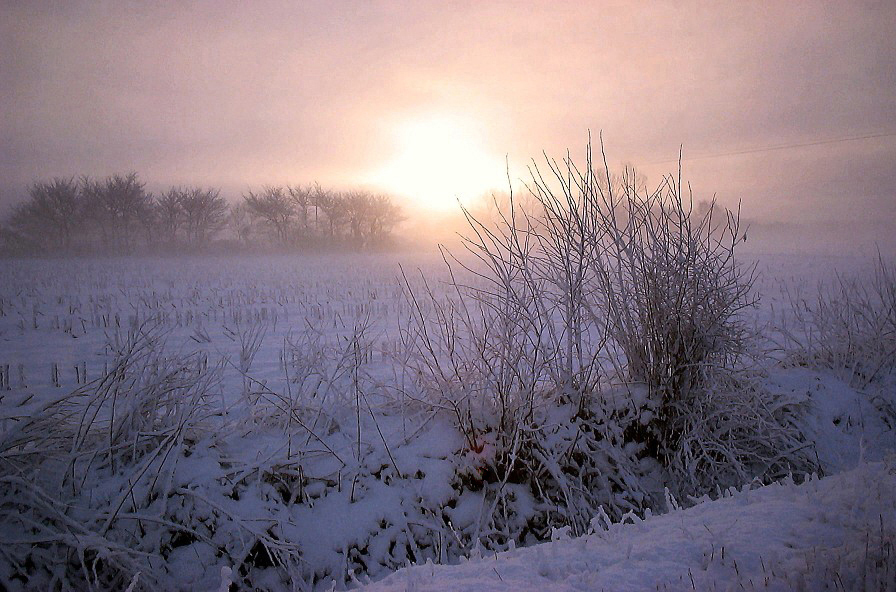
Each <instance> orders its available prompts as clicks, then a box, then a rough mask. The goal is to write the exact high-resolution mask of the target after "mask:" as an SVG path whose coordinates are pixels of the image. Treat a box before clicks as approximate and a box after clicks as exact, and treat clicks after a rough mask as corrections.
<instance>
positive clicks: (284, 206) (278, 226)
mask: <svg viewBox="0 0 896 592" xmlns="http://www.w3.org/2000/svg"><path fill="white" fill-rule="evenodd" d="M243 203H244V204H245V205H246V207H247V208H248V209H249V212H250V214H251V215H252V216H254V217H256V218H259V219H261V220H263V221H264V222H265V223H266V224H268V225H269V226H270V228H271V229H272V230H273V231H274V234H275V236H276V239H277V242H278V243H280V244H281V245H288V244H289V242H290V238H291V226H292V222H293V219H294V218H295V215H296V209H295V204H294V203H293V201H292V200H291V199H290V197H289V195H288V194H287V192H286V190H285V189H284V188H283V187H265V188H263V189H262V190H261V192H259V193H254V192H252V191H249V192H248V193H247V194H246V195H244V196H243Z"/></svg>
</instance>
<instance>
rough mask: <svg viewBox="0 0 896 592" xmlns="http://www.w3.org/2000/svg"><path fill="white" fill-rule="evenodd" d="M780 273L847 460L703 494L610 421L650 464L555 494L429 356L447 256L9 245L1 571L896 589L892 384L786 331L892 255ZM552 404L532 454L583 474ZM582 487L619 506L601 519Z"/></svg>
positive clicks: (783, 259)
mask: <svg viewBox="0 0 896 592" xmlns="http://www.w3.org/2000/svg"><path fill="white" fill-rule="evenodd" d="M757 264H758V271H759V272H760V278H759V280H758V281H757V283H756V290H757V291H758V292H759V294H760V296H761V300H760V303H759V306H758V308H756V309H754V310H752V311H751V315H753V316H752V321H753V324H754V325H755V326H756V328H757V329H758V330H759V332H760V334H761V336H762V337H761V338H760V339H759V340H758V341H759V343H758V344H757V347H764V348H768V349H769V350H770V351H769V353H768V355H765V356H761V357H760V359H761V362H759V363H758V365H759V367H758V368H756V369H755V371H754V373H755V375H757V376H760V377H761V382H762V385H763V388H764V389H766V390H768V391H769V392H771V393H774V394H776V395H780V397H779V399H780V400H786V401H788V403H787V404H788V405H790V406H792V407H793V408H794V409H796V408H799V409H801V410H802V412H801V413H802V414H801V415H800V419H799V421H800V429H801V431H802V433H803V434H804V435H805V439H806V441H805V442H804V443H803V444H801V446H803V447H805V449H806V450H809V451H811V455H812V457H813V458H814V459H815V461H814V462H817V466H818V469H819V472H820V473H821V474H822V475H823V476H822V477H820V478H812V479H810V480H809V481H808V482H806V483H799V484H795V483H794V482H793V481H792V480H791V481H789V482H786V483H782V484H773V485H769V486H765V487H760V485H761V484H760V483H752V484H746V486H745V487H744V488H743V489H742V490H739V491H734V490H730V491H722V490H721V489H720V490H718V491H717V492H716V494H715V496H714V497H715V498H718V499H714V500H704V501H702V502H700V503H698V504H697V505H694V506H693V507H690V506H692V505H693V504H694V503H695V501H696V500H684V499H683V500H679V501H680V505H681V506H682V508H684V509H678V508H677V507H678V506H679V502H677V501H675V500H674V499H673V498H672V496H671V495H670V494H668V492H667V490H664V483H663V482H662V476H661V475H662V473H661V471H658V469H657V468H656V467H655V466H654V465H653V464H651V463H650V462H649V459H644V458H642V456H640V455H638V454H636V453H634V452H632V453H631V455H630V458H629V457H626V458H625V459H621V460H620V459H619V458H616V457H613V456H612V454H613V450H615V449H613V448H610V449H607V448H606V447H605V446H604V443H605V440H604V439H603V438H602V437H599V436H595V435H594V434H591V436H590V437H593V442H590V444H589V445H592V446H593V447H594V448H593V449H594V450H596V451H599V452H600V453H601V454H607V455H608V456H607V460H606V461H605V463H606V464H600V463H598V464H597V465H596V466H597V467H598V469H600V470H601V471H604V472H608V471H609V470H610V469H609V468H608V467H616V466H624V467H626V468H625V471H628V472H624V471H622V470H620V474H621V477H619V479H622V480H623V485H620V484H619V483H618V482H616V481H613V479H615V478H617V477H616V476H614V475H608V476H607V477H606V478H607V479H608V481H607V483H608V485H607V488H606V491H605V492H603V491H599V492H598V493H595V492H594V491H588V492H576V491H564V492H560V493H557V492H555V493H551V492H538V491H535V492H533V490H532V487H534V486H531V485H526V482H525V481H524V480H523V479H521V478H518V476H517V475H515V474H514V475H511V474H510V473H509V472H508V473H507V474H494V473H495V469H494V467H495V466H498V464H499V462H498V461H499V460H500V459H496V455H498V454H499V452H498V451H496V447H497V443H496V442H495V441H494V440H493V438H495V436H494V434H491V433H489V432H487V431H486V432H484V433H482V434H480V435H479V437H480V438H481V440H477V441H476V442H471V441H470V435H469V433H464V432H463V430H459V429H458V427H457V425H456V423H455V421H454V419H455V418H454V417H453V416H452V410H451V409H450V408H446V407H444V406H443V405H441V404H438V403H437V402H434V401H429V400H425V397H424V395H423V393H421V392H419V391H418V390H417V389H416V381H417V380H418V379H419V376H417V375H415V371H416V370H417V369H418V367H415V366H414V365H413V364H408V363H407V358H408V355H409V354H408V348H407V336H408V332H407V331H406V330H405V329H406V327H407V326H408V318H409V317H411V316H412V315H413V314H414V313H415V310H419V309H415V308H414V307H413V306H412V303H411V302H409V300H408V298H407V297H406V294H405V292H404V291H403V289H402V282H407V283H408V284H409V285H410V286H412V287H413V288H415V289H417V290H424V289H428V290H430V291H431V292H432V294H433V296H434V297H435V298H436V299H449V298H450V297H451V289H450V287H449V286H447V285H446V284H444V283H442V280H444V279H446V278H447V274H446V271H445V269H444V266H443V264H442V261H441V260H440V259H439V257H438V255H436V254H415V255H399V254H394V255H377V256H373V255H370V256H359V255H340V256H326V257H325V256H302V257H286V256H282V257H242V258H235V259H225V258H185V259H176V258H172V259H124V260H114V259H91V260H59V261H4V262H3V263H2V264H0V265H2V272H0V275H2V282H0V460H2V461H3V467H4V468H3V471H4V475H2V477H0V483H2V484H0V543H2V545H0V546H2V549H0V582H2V583H3V584H4V586H5V588H6V589H11V590H14V589H33V588H42V589H46V588H47V587H49V588H58V589H66V588H68V587H70V586H78V587H88V586H89V585H93V586H95V587H96V588H98V589H105V588H110V587H111V588H123V587H125V586H127V585H128V583H133V584H134V589H140V588H141V587H145V588H147V589H192V590H203V589H204V590H215V589H218V588H219V586H221V585H222V582H223V583H224V584H226V583H227V581H228V580H232V581H233V582H234V583H236V585H237V587H246V586H248V587H255V588H257V589H272V590H277V589H329V588H330V587H333V586H335V587H336V588H342V587H345V586H349V587H350V586H353V585H355V584H358V583H360V582H367V581H370V580H381V581H379V582H377V583H375V584H374V589H397V590H405V589H407V590H442V589H474V588H475V589H485V590H488V589H508V590H510V589H533V590H536V589H537V590H547V589H557V590H566V589H596V590H600V589H605V590H641V589H661V590H664V589H665V590H679V589H681V590H690V589H696V590H728V589H742V588H743V589H747V590H751V589H756V590H766V589H768V590H789V589H807V590H815V589H832V590H833V589H874V590H888V589H893V582H896V573H894V568H896V560H894V559H893V555H892V554H893V544H894V533H896V512H894V510H896V488H894V485H896V477H894V471H896V469H894V464H893V461H892V458H890V457H889V456H888V455H889V454H891V451H892V450H894V447H896V438H894V432H893V423H892V422H893V420H894V418H896V416H894V415H892V414H890V415H888V410H889V411H892V410H893V405H894V404H896V396H894V393H893V392H892V390H891V389H892V387H893V382H892V381H888V380H883V381H881V380H876V381H873V382H871V383H868V384H857V383H856V382H855V381H852V380H850V376H851V374H850V372H845V371H842V369H839V370H838V369H837V368H826V367H823V366H820V365H818V364H813V363H810V362H811V361H810V360H807V359H805V356H803V357H802V358H801V357H800V356H799V355H796V354H795V353H794V352H793V351H791V350H790V349H788V347H792V343H791V344H790V346H788V343H789V342H788V341H787V339H786V337H784V336H785V335H793V334H795V333H799V331H801V330H805V325H801V324H800V323H799V322H797V320H796V319H794V318H792V315H791V316H786V315H787V314H788V313H787V311H788V307H790V306H791V302H792V301H794V299H796V300H798V299H799V298H802V297H809V296H810V295H812V294H814V293H815V290H816V286H817V284H818V282H819V281H830V280H831V279H832V278H833V277H834V275H833V274H834V270H835V269H840V270H842V271H845V272H856V271H857V270H860V269H866V268H869V269H870V267H871V262H870V261H866V260H864V259H849V258H843V259H842V260H836V261H834V262H833V264H832V262H831V260H830V259H821V258H812V257H796V256H774V257H762V258H759V259H758V261H757ZM399 265H401V267H399ZM418 269H420V270H422V272H423V274H424V275H425V277H426V281H424V279H423V276H421V274H420V272H418ZM402 270H403V271H402ZM403 276H404V278H405V279H402V277H403ZM420 306H421V307H422V308H424V309H425V303H423V304H421V305H420ZM851 371H852V373H853V374H852V375H854V374H855V372H856V369H855V368H852V369H851ZM607 388H608V389H610V391H608V392H611V393H612V392H615V391H612V389H611V387H607ZM570 407H571V406H570ZM536 412H537V414H539V415H538V417H541V418H543V420H542V425H541V427H539V428H537V429H536V427H532V428H531V429H532V431H533V433H535V432H536V431H538V430H542V431H540V432H538V433H539V434H542V433H543V434H547V437H548V439H549V440H550V441H551V444H550V445H545V447H544V449H541V448H539V449H538V450H536V451H534V452H531V451H529V450H523V449H522V448H520V449H517V448H513V450H512V454H511V456H512V458H513V459H516V458H517V456H519V457H520V458H524V457H525V458H528V456H527V455H528V454H530V453H531V455H532V457H533V458H536V457H537V461H538V463H540V464H538V463H536V464H538V466H543V467H551V466H554V465H552V464H551V463H552V462H554V464H555V465H556V466H557V467H561V465H562V463H561V464H556V462H555V461H557V459H559V458H560V457H564V456H565V455H566V452H564V451H567V450H568V451H569V454H570V455H572V451H573V449H574V448H575V447H576V446H582V444H581V442H580V440H582V439H585V438H586V437H588V436H583V435H582V434H586V432H587V430H583V429H577V430H571V428H568V426H569V425H573V424H575V423H576V421H578V420H579V416H578V415H577V413H576V411H575V410H574V409H567V408H564V407H562V406H557V405H554V404H553V403H551V402H546V403H545V404H544V407H543V408H540V409H537V410H536ZM602 446H604V447H602ZM564 447H565V448H564ZM576 450H578V449H577V448H576ZM557 451H560V452H557ZM553 453H556V454H557V455H558V456H557V457H556V458H554V457H551V454H553ZM539 455H540V456H539ZM552 459H553V460H552ZM565 460H566V461H568V458H566V459H565ZM623 461H624V462H628V463H629V464H620V465H617V464H615V463H617V462H619V463H623ZM526 462H533V463H534V462H535V461H526ZM558 462H559V461H558ZM602 462H603V461H602ZM511 464H513V463H511ZM546 470H548V469H546ZM557 470H558V471H559V472H562V471H563V469H562V468H558V469H557ZM548 472H550V471H549V470H548ZM825 475H827V476H825ZM548 477H550V479H549V478H548ZM548 477H545V479H546V481H545V482H548V481H550V482H552V483H553V482H556V481H557V480H558V476H557V475H554V476H550V475H549V476H548ZM551 479H553V481H551ZM625 479H631V480H633V481H632V483H633V484H634V485H633V487H634V489H633V490H632V491H634V493H632V491H628V490H627V489H626V488H625V486H624V483H625ZM799 480H800V479H799V478H798V479H797V481H799ZM561 482H562V480H561ZM635 482H636V483H635ZM539 483H540V482H539ZM635 486H636V487H635ZM591 487H594V485H593V483H592V485H591ZM563 496H565V497H563ZM601 496H604V497H601ZM563 499H565V500H580V502H576V503H577V504H580V505H578V506H576V507H579V508H599V509H600V512H595V513H594V514H593V515H591V516H590V517H589V518H590V520H585V521H583V519H582V518H580V517H579V516H577V515H576V514H575V513H574V512H572V510H571V509H570V507H572V506H573V505H575V504H573V503H572V502H569V503H568V504H564V503H561V500H563ZM550 500H553V502H550V503H549V501H550ZM552 504H553V505H552ZM626 504H628V505H626ZM564 505H565V506H566V507H564ZM604 507H606V509H607V512H606V513H604V511H603V508H604ZM626 507H631V509H632V511H631V512H629V513H625V512H623V511H621V510H620V511H618V512H616V510H618V509H624V508H626ZM645 508H646V509H649V511H648V513H652V514H653V516H650V517H648V518H647V519H642V518H643V516H644V512H643V511H641V510H642V509H645ZM670 510H671V511H670ZM614 512H615V513H614ZM658 514H661V515H660V516H657V515H658ZM620 519H621V522H620ZM552 521H557V522H556V523H557V524H560V523H566V524H568V525H567V526H563V527H560V528H555V527H554V526H553V523H552ZM564 521H565V522H564ZM551 538H554V539H560V540H557V541H555V542H541V543H540V544H537V545H535V546H533V547H532V548H526V549H523V548H517V547H520V546H522V545H529V544H535V543H539V542H540V541H545V540H547V539H551ZM480 541H481V542H480ZM502 549H503V551H501V550H502ZM469 557H474V558H473V559H467V558H469ZM458 561H460V562H461V563H462V564H461V565H454V566H447V565H445V566H441V565H434V564H439V563H457V562H458ZM415 564H416V566H414V567H407V568H405V569H402V570H401V571H400V572H398V573H395V574H393V575H389V574H390V573H392V572H394V571H395V570H396V569H399V568H403V567H404V566H408V565H415ZM138 572H139V575H135V574H137V573H138ZM73 574H74V576H73ZM73 577H77V578H80V580H73V579H72V578H73ZM222 578H223V579H222ZM383 578H385V579H383ZM882 578H883V579H882ZM860 582H861V583H862V585H863V586H865V588H859V587H858V586H859V583H860ZM869 586H870V587H869ZM875 586H876V587H875ZM887 586H889V588H888V587H887Z"/></svg>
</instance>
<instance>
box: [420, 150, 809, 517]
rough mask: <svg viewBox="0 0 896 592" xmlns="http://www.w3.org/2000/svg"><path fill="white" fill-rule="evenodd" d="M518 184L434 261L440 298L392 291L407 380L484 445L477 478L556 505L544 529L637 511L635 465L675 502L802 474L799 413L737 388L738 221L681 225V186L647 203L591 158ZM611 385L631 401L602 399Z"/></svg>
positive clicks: (743, 287) (551, 166) (716, 212)
mask: <svg viewBox="0 0 896 592" xmlns="http://www.w3.org/2000/svg"><path fill="white" fill-rule="evenodd" d="M531 171H532V179H531V182H530V183H529V184H528V185H527V186H526V192H527V194H526V195H525V196H524V197H522V198H517V197H515V196H514V195H513V194H511V195H510V197H509V199H508V201H507V203H506V205H505V206H503V207H501V206H499V205H498V204H497V201H496V203H495V209H496V211H497V213H496V215H495V216H494V218H493V220H492V221H490V222H489V221H485V220H480V219H478V218H477V217H475V216H474V215H473V214H471V213H470V212H468V211H465V213H466V215H467V221H468V222H469V230H470V232H469V236H468V237H467V239H466V243H465V247H466V250H467V251H468V253H467V255H466V256H464V257H461V256H457V257H454V256H451V255H450V254H446V256H445V260H446V263H447V264H448V267H449V271H450V276H451V281H450V282H449V283H450V286H451V288H452V290H453V294H452V295H451V297H450V298H447V299H445V298H442V299H440V298H437V297H436V296H435V295H434V293H433V291H432V290H429V289H428V288H426V289H424V290H422V291H421V290H419V289H418V290H414V289H412V287H411V285H410V282H409V281H407V278H405V286H406V291H407V296H408V299H409V302H410V303H411V310H412V319H411V322H410V323H409V324H408V326H407V328H406V330H405V334H404V336H405V343H406V347H407V349H408V350H409V351H410V353H411V355H410V356H409V358H408V366H409V368H410V369H411V370H412V372H411V375H412V376H413V377H414V378H415V379H416V387H417V388H418V390H419V391H421V392H422V396H423V397H424V398H428V400H430V401H431V402H432V403H433V404H434V405H436V406H437V407H439V408H444V409H448V410H450V411H451V412H452V413H453V414H454V416H455V418H456V422H457V425H458V427H459V429H460V430H461V431H462V433H463V434H464V436H465V439H466V446H467V448H468V449H469V450H470V451H472V452H479V451H480V450H482V449H483V447H484V446H489V447H492V448H493V450H494V452H493V453H492V454H491V458H492V459H493V460H492V462H491V466H492V469H491V472H490V473H489V474H490V477H489V478H488V479H485V480H484V481H485V482H486V483H495V484H498V485H499V486H503V485H504V484H505V483H518V484H526V485H527V486H528V487H530V491H531V492H532V495H533V497H534V498H535V499H536V500H539V502H541V503H543V504H548V505H553V506H555V507H556V506H563V505H565V506H566V509H565V510H564V511H559V512H554V513H553V515H550V516H548V515H545V516H544V517H543V519H544V521H545V522H544V524H545V529H544V530H547V525H548V524H550V526H565V525H569V526H571V527H572V528H573V529H574V530H576V531H581V529H582V525H585V524H587V522H588V521H587V519H584V520H583V518H582V516H581V515H580V513H581V512H585V511H589V512H593V511H594V510H595V509H596V508H597V507H598V506H601V505H606V506H607V507H608V508H609V510H610V511H612V512H614V513H616V516H615V517H616V518H618V517H619V516H621V515H622V514H624V513H625V512H626V511H629V510H635V511H638V510H643V509H644V508H645V507H646V505H647V504H648V503H650V502H651V501H652V500H650V497H651V495H655V494H656V492H657V488H658V487H657V482H656V481H653V482H651V479H653V478H654V476H655V475H654V472H651V471H650V470H648V469H646V468H645V466H644V465H643V463H641V461H643V460H645V459H647V460H649V461H652V462H653V463H659V464H660V465H662V466H663V467H664V469H665V471H666V477H665V479H667V480H669V481H670V482H671V484H672V485H674V486H676V487H677V488H678V489H679V491H678V492H677V493H679V494H680V493H691V492H698V493H704V492H706V491H711V490H713V489H714V488H715V487H717V486H722V487H726V486H730V485H733V484H737V483H741V482H743V481H749V480H751V479H753V478H755V477H760V478H763V479H770V478H773V477H774V476H777V475H782V474H787V473H788V472H791V471H792V472H795V473H801V472H804V471H806V470H810V469H812V468H814V464H813V463H812V462H811V461H810V460H809V458H811V457H810V456H809V455H808V454H806V453H805V446H804V444H803V438H802V436H801V434H800V432H799V429H798V428H797V427H796V424H795V422H794V421H793V417H794V415H795V414H797V413H798V412H799V407H798V406H797V405H793V404H791V403H790V402H787V401H781V400H778V398H777V395H772V394H769V393H766V392H763V391H762V390H761V389H760V388H758V387H757V386H756V383H755V382H754V381H751V380H749V379H748V376H747V375H746V374H745V370H744V368H745V367H746V364H745V361H747V359H748V358H749V356H750V346H749V339H750V333H749V331H748V330H747V326H746V324H745V323H744V322H743V321H742V319H741V316H740V314H741V312H742V311H743V310H744V309H745V308H747V307H750V306H751V305H752V304H753V301H752V299H751V296H750V294H751V289H752V284H753V278H754V275H753V268H751V267H742V266H740V265H739V264H738V262H737V261H736V258H735V251H736V250H737V248H738V246H739V245H740V244H741V243H742V241H743V240H744V233H743V230H742V229H741V227H740V217H739V213H738V212H730V211H727V210H722V209H721V208H719V207H718V206H717V205H716V204H715V202H712V203H709V204H706V205H705V206H703V207H701V208H700V211H699V212H698V211H695V210H694V208H693V205H692V200H691V198H690V197H687V196H684V195H683V194H682V184H681V181H680V179H675V178H672V177H667V178H664V179H663V181H662V183H660V185H659V186H658V187H657V189H656V190H654V191H652V192H648V191H646V190H645V189H644V184H643V182H642V181H640V180H639V179H638V177H637V175H636V174H635V173H634V172H633V171H626V173H625V174H623V175H622V176H621V177H619V178H616V177H613V176H611V175H610V174H609V172H608V169H607V165H606V162H605V161H604V162H603V164H602V166H600V165H595V164H594V163H593V162H592V157H591V150H590V146H589V148H588V151H587V153H586V163H585V166H584V167H578V166H577V165H576V164H574V163H573V162H572V160H571V159H570V158H568V157H567V158H566V159H564V160H563V161H562V162H561V163H557V162H556V161H553V160H548V161H547V167H546V174H544V175H543V174H542V172H541V171H540V170H539V168H538V166H536V165H533V166H532V167H531ZM619 380H621V381H623V382H624V383H625V384H627V385H628V388H625V389H618V388H609V387H608V384H609V383H611V382H612V381H619ZM557 408H559V409H563V410H564V413H566V414H567V417H566V419H565V420H563V421H561V422H556V423H555V418H553V416H552V413H551V410H553V409H557ZM563 422H566V424H568V425H565V424H564V423H563ZM572 425H575V426H576V427H574V428H570V427H569V426H572ZM559 450H563V452H562V453H560V454H557V451H559ZM660 489H661V487H660ZM583 492H584V493H583ZM598 500H601V501H598ZM547 514H551V513H550V512H548V513H547ZM593 515H594V514H593V513H592V514H591V515H590V516H588V517H587V518H588V519H590V518H591V517H592V516H593Z"/></svg>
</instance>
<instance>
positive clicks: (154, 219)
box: [0, 173, 403, 255]
mask: <svg viewBox="0 0 896 592" xmlns="http://www.w3.org/2000/svg"><path fill="white" fill-rule="evenodd" d="M402 219H403V218H402V215H401V210H400V208H399V207H398V206H397V205H396V204H395V203H394V201H393V200H392V198H391V197H390V196H388V195H383V194H377V193H373V192H371V191H367V190H350V191H338V190H333V189H327V188H324V187H321V186H320V185H319V184H311V185H295V186H292V185H287V186H265V187H263V188H262V189H260V190H257V191H254V190H250V191H247V192H246V193H245V194H244V195H243V196H242V199H241V200H240V201H239V202H238V203H236V204H233V205H231V204H229V203H228V202H227V200H226V199H224V198H223V197H221V194H220V190H218V189H215V188H211V187H209V188H202V187H171V188H170V189H168V190H167V191H164V192H162V193H161V194H159V195H157V196H156V195H153V194H152V193H150V192H148V191H146V188H145V184H144V183H143V182H142V181H141V180H140V179H139V177H138V176H137V174H136V173H129V174H126V175H113V176H111V177H107V178H105V179H91V178H89V177H81V178H77V179H76V178H74V177H72V178H58V177H57V178H54V179H52V180H50V181H37V182H35V183H34V184H33V185H31V186H30V187H29V189H28V197H27V199H26V200H25V201H24V202H22V203H20V204H18V205H17V206H16V207H14V208H13V210H12V212H11V213H10V214H9V215H8V216H7V217H6V218H5V219H4V220H2V221H0V253H2V254H7V255H28V254H44V255H53V254H94V253H103V254H111V255H122V254H124V255H130V254H139V253H158V252H175V251H176V252H183V251H193V252H202V251H207V250H209V249H212V248H215V249H222V250H274V249H276V250H307V249H326V248H355V249H361V248H373V247H379V246H383V245H386V244H388V243H389V242H390V241H391V240H392V230H393V229H394V227H395V225H396V224H397V223H398V222H400V221H401V220H402Z"/></svg>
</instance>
